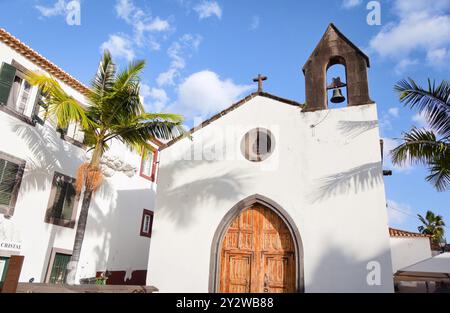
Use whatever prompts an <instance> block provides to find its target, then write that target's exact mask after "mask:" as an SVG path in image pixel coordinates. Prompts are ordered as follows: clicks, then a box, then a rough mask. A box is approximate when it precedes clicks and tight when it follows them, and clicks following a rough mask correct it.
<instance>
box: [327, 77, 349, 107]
mask: <svg viewBox="0 0 450 313" xmlns="http://www.w3.org/2000/svg"><path fill="white" fill-rule="evenodd" d="M346 86H347V84H346V83H343V82H341V78H340V77H334V78H333V81H332V83H331V84H330V85H328V86H327V89H328V90H333V97H331V99H330V101H331V102H333V103H342V102H344V101H345V97H344V96H343V95H342V90H341V88H342V87H346Z"/></svg>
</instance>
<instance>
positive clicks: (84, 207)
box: [66, 190, 93, 285]
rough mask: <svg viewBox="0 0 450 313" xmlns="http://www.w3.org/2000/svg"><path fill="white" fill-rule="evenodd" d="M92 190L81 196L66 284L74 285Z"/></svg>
mask: <svg viewBox="0 0 450 313" xmlns="http://www.w3.org/2000/svg"><path fill="white" fill-rule="evenodd" d="M92 194H93V191H92V190H85V191H84V195H83V203H82V204H81V212H80V217H79V218H78V225H77V232H76V234H75V241H74V244H73V250H72V256H71V258H70V270H71V272H70V273H68V275H67V277H66V282H67V283H68V284H70V285H74V284H75V283H76V282H75V276H76V274H77V269H78V261H79V260H80V254H81V247H82V245H83V240H84V233H85V231H86V224H87V218H88V214H89V206H90V205H91V199H92Z"/></svg>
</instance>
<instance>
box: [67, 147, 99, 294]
mask: <svg viewBox="0 0 450 313" xmlns="http://www.w3.org/2000/svg"><path fill="white" fill-rule="evenodd" d="M102 155H103V144H102V143H99V144H97V145H96V146H95V149H94V152H93V154H92V159H91V162H90V166H91V167H94V168H97V167H98V166H99V164H100V159H101V157H102ZM86 176H87V175H85V179H86ZM85 186H86V184H85ZM90 187H91V186H86V188H85V190H84V194H83V202H82V204H81V211H80V217H79V218H78V224H77V231H76V234H75V241H74V243H73V249H72V256H71V257H70V262H69V264H68V266H67V269H68V274H67V276H66V283H67V284H69V285H74V284H76V281H75V278H76V274H77V270H78V262H79V260H80V255H81V248H82V246H83V240H84V234H85V231H86V225H87V219H88V215H89V207H90V205H91V200H92V195H93V194H94V190H93V189H92V188H90Z"/></svg>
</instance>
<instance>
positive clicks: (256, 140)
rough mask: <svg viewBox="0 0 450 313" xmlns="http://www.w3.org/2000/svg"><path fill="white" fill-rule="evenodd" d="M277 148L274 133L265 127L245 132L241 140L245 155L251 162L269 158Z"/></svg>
mask: <svg viewBox="0 0 450 313" xmlns="http://www.w3.org/2000/svg"><path fill="white" fill-rule="evenodd" d="M274 148H275V140H274V138H273V136H272V133H271V132H270V131H269V130H267V129H264V128H255V129H252V130H251V131H249V132H248V133H247V134H245V136H244V138H243V139H242V142H241V151H242V154H243V155H244V157H245V158H246V159H247V160H249V161H251V162H261V161H264V160H265V159H267V158H268V157H269V156H270V155H271V154H272V152H273V151H274Z"/></svg>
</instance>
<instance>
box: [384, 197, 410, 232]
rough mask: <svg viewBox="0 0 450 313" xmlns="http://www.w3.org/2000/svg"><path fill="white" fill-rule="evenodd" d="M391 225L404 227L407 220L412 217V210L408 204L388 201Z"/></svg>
mask: <svg viewBox="0 0 450 313" xmlns="http://www.w3.org/2000/svg"><path fill="white" fill-rule="evenodd" d="M387 205H388V210H387V212H388V218H389V225H396V226H400V225H402V224H403V223H404V222H405V221H406V219H407V218H409V217H411V214H412V210H411V207H410V206H409V205H408V204H404V203H398V202H396V201H394V200H387Z"/></svg>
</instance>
